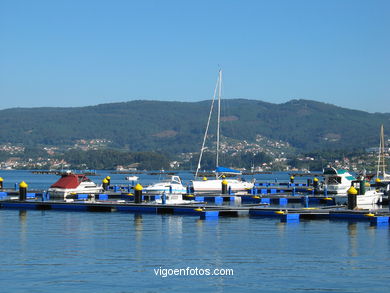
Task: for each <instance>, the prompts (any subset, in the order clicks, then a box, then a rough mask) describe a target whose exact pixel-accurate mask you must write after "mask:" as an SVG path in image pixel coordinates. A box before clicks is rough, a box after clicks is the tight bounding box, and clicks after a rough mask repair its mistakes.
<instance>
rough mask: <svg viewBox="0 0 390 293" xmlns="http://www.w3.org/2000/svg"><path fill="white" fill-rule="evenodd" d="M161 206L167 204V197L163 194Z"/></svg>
mask: <svg viewBox="0 0 390 293" xmlns="http://www.w3.org/2000/svg"><path fill="white" fill-rule="evenodd" d="M161 204H167V195H166V194H165V192H163V194H162V196H161Z"/></svg>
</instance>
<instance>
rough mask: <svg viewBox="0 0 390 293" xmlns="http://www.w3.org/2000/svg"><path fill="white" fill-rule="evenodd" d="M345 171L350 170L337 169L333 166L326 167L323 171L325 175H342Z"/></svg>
mask: <svg viewBox="0 0 390 293" xmlns="http://www.w3.org/2000/svg"><path fill="white" fill-rule="evenodd" d="M345 173H348V171H347V170H345V169H336V168H333V167H330V168H324V172H323V174H324V175H342V174H345Z"/></svg>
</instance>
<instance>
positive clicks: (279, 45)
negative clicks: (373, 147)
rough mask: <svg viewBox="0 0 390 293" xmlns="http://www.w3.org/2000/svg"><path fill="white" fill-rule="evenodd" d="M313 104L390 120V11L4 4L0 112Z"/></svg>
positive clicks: (312, 4)
mask: <svg viewBox="0 0 390 293" xmlns="http://www.w3.org/2000/svg"><path fill="white" fill-rule="evenodd" d="M219 66H221V67H222V68H223V72H224V97H226V98H247V99H259V100H263V101H267V102H272V103H283V102H286V101H288V100H290V99H294V98H295V99H297V98H302V99H311V100H317V101H322V102H327V103H332V104H336V105H338V106H342V107H348V108H353V109H360V110H365V111H369V112H390V1H388V0H382V1H381V0H366V1H359V0H285V1H281V0H269V1H261V0H257V1H256V0H253V1H246V0H235V1H233V0H231V1H229V0H221V1H217V0H215V1H214V0H206V1H203V0H193V1H190V0H189V1H185V0H178V1H170V0H160V1H150V0H142V1H141V0H139V1H131V0H126V1H125V0H123V1H121V0H101V1H99V0H46V1H44V0H34V1H32V0H24V1H21V0H0V101H1V102H0V108H1V109H4V108H10V107H38V106H84V105H96V104H101V103H109V102H121V101H129V100H134V99H154V100H178V101H199V100H205V99H209V98H211V95H212V93H213V89H214V84H215V82H216V78H217V71H218V68H219Z"/></svg>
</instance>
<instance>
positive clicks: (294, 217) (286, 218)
mask: <svg viewBox="0 0 390 293" xmlns="http://www.w3.org/2000/svg"><path fill="white" fill-rule="evenodd" d="M249 216H251V217H271V218H279V219H280V221H281V222H284V223H290V222H291V223H292V222H295V223H297V222H299V219H300V214H299V213H288V212H287V211H281V210H274V209H268V210H267V209H256V208H253V209H250V210H249Z"/></svg>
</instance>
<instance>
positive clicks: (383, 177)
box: [376, 124, 390, 183]
mask: <svg viewBox="0 0 390 293" xmlns="http://www.w3.org/2000/svg"><path fill="white" fill-rule="evenodd" d="M385 169H386V162H385V138H384V131H383V124H382V125H381V132H380V140H379V153H378V165H377V170H376V178H377V179H380V181H381V182H383V183H390V174H387V173H386V170H385Z"/></svg>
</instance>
